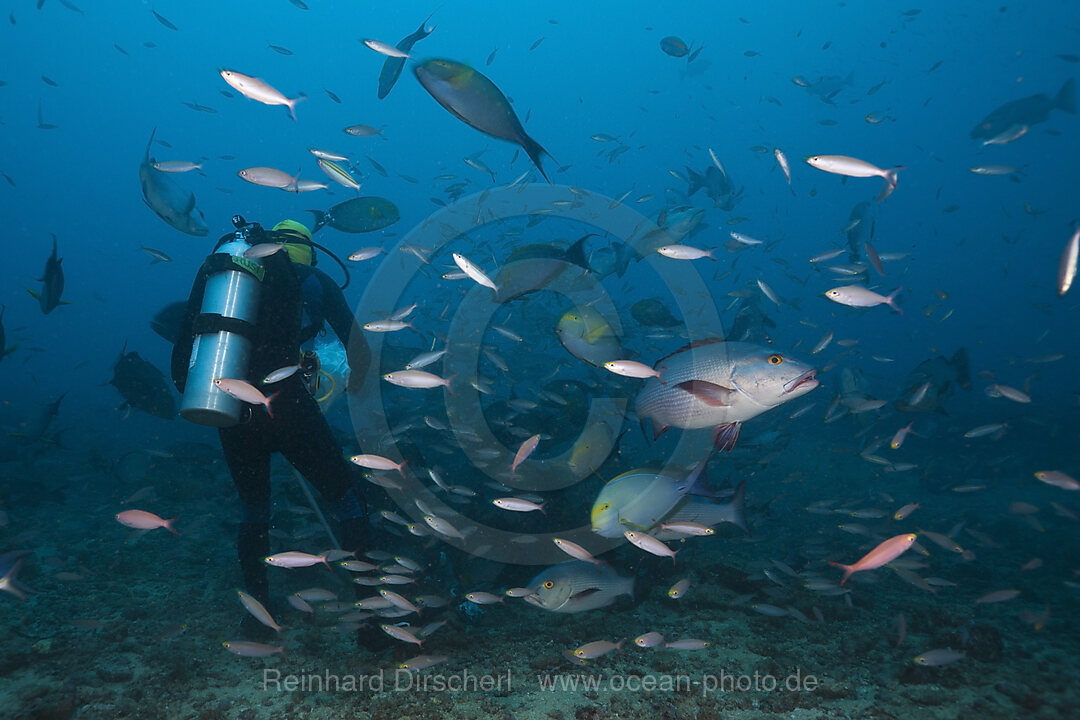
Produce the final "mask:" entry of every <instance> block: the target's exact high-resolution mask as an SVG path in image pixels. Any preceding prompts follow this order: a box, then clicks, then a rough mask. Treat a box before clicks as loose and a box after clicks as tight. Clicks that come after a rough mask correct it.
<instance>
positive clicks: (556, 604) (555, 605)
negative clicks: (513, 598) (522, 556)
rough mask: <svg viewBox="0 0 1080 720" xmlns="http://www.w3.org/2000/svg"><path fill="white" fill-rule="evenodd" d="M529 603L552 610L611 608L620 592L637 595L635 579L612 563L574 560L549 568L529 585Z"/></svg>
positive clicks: (576, 611)
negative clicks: (621, 571)
mask: <svg viewBox="0 0 1080 720" xmlns="http://www.w3.org/2000/svg"><path fill="white" fill-rule="evenodd" d="M526 587H528V588H529V590H531V591H532V592H533V593H534V594H532V595H529V596H528V597H526V598H525V602H527V603H530V604H532V605H535V606H536V607H538V608H542V609H544V610H548V611H550V612H559V613H579V612H585V611H586V610H595V609H597V608H602V607H607V606H608V605H611V604H612V603H614V602H615V600H616V599H617V598H618V597H619V596H620V595H629V596H631V597H633V592H634V578H632V577H622V576H620V575H619V574H618V573H616V572H615V571H614V570H613V569H612V568H611V567H610V566H608V565H605V564H603V563H599V564H596V565H594V564H592V563H587V562H582V561H580V560H570V561H568V562H564V563H559V564H558V565H553V566H552V567H549V568H547V569H546V570H544V571H543V572H541V573H540V574H538V575H537V576H536V577H534V578H533V579H532V581H530V582H529V584H528V585H527V586H526Z"/></svg>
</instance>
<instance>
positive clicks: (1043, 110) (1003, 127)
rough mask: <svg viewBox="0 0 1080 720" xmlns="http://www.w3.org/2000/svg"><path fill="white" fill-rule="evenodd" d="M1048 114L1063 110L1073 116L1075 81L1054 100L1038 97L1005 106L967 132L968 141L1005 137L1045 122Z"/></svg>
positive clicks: (1070, 80)
mask: <svg viewBox="0 0 1080 720" xmlns="http://www.w3.org/2000/svg"><path fill="white" fill-rule="evenodd" d="M1051 110H1064V111H1065V112H1067V113H1069V114H1070V115H1072V114H1074V113H1075V112H1076V81H1075V80H1073V79H1072V78H1069V79H1068V80H1066V81H1065V84H1064V85H1062V86H1061V89H1060V90H1058V94H1057V95H1055V96H1054V97H1049V96H1047V95H1044V94H1043V93H1039V94H1038V95H1029V96H1028V97H1026V98H1021V99H1019V100H1013V101H1012V102H1007V103H1005V104H1004V105H1002V106H1001V107H999V108H997V109H996V110H994V111H993V112H992V113H990V114H989V115H987V116H986V117H984V118H983V119H982V120H980V121H979V124H978V125H976V126H975V127H974V128H972V129H971V137H973V138H976V139H978V138H986V139H990V138H995V137H998V136H999V135H1003V134H1005V133H1006V132H1008V131H1009V129H1010V128H1019V127H1021V126H1024V125H1026V126H1028V127H1031V126H1032V125H1036V124H1038V123H1041V122H1046V119H1047V118H1048V117H1050V111H1051Z"/></svg>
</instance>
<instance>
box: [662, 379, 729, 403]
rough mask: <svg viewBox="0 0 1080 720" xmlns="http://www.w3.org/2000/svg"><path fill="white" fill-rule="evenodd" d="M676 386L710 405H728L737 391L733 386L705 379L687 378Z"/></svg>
mask: <svg viewBox="0 0 1080 720" xmlns="http://www.w3.org/2000/svg"><path fill="white" fill-rule="evenodd" d="M675 387H677V388H679V389H680V390H685V391H686V392H688V393H690V394H691V395H693V396H694V397H696V398H697V399H698V400H700V401H701V402H703V403H705V404H706V405H708V406H709V407H728V406H729V405H731V396H732V394H733V393H734V392H735V391H734V390H732V389H731V388H726V387H724V386H723V385H717V384H715V383H711V382H707V381H705V380H687V381H686V382H681V383H679V384H678V385H676V386H675Z"/></svg>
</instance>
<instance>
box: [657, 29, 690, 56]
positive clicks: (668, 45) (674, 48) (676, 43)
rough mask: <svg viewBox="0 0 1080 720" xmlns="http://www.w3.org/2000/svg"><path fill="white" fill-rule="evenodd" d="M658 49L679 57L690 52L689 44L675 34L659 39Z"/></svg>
mask: <svg viewBox="0 0 1080 720" xmlns="http://www.w3.org/2000/svg"><path fill="white" fill-rule="evenodd" d="M660 49H661V50H663V51H664V53H665V54H667V55H670V56H671V57H677V58H681V57H686V56H687V55H688V54H690V46H689V45H687V44H686V41H684V40H683V39H682V38H680V37H678V36H675V35H668V36H667V37H666V38H664V39H663V40H661V41H660Z"/></svg>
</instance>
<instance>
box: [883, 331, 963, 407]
mask: <svg viewBox="0 0 1080 720" xmlns="http://www.w3.org/2000/svg"><path fill="white" fill-rule="evenodd" d="M955 385H959V386H960V387H962V388H964V389H965V390H970V389H971V371H970V369H969V364H968V354H967V350H965V349H964V348H960V349H959V350H957V351H956V352H955V353H954V354H953V356H952V357H951V358H949V359H948V360H946V359H945V358H943V357H940V356H938V357H933V358H930V359H928V360H923V361H922V362H921V363H919V366H918V367H916V368H915V369H914V370H913V371H912V372H911V374H910V375H908V376H907V379H905V380H904V384H903V385H902V386H901V390H900V397H898V398H897V399H896V402H894V403H893V405H894V406H895V407H896V409H897V410H899V411H900V412H914V413H932V412H938V413H941V414H943V415H945V414H947V413H946V412H945V410H944V408H943V407H942V403H943V402H944V401H945V399H946V398H947V397H949V395H951V394H952V391H953V387H954V386H955ZM923 386H925V389H923Z"/></svg>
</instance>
